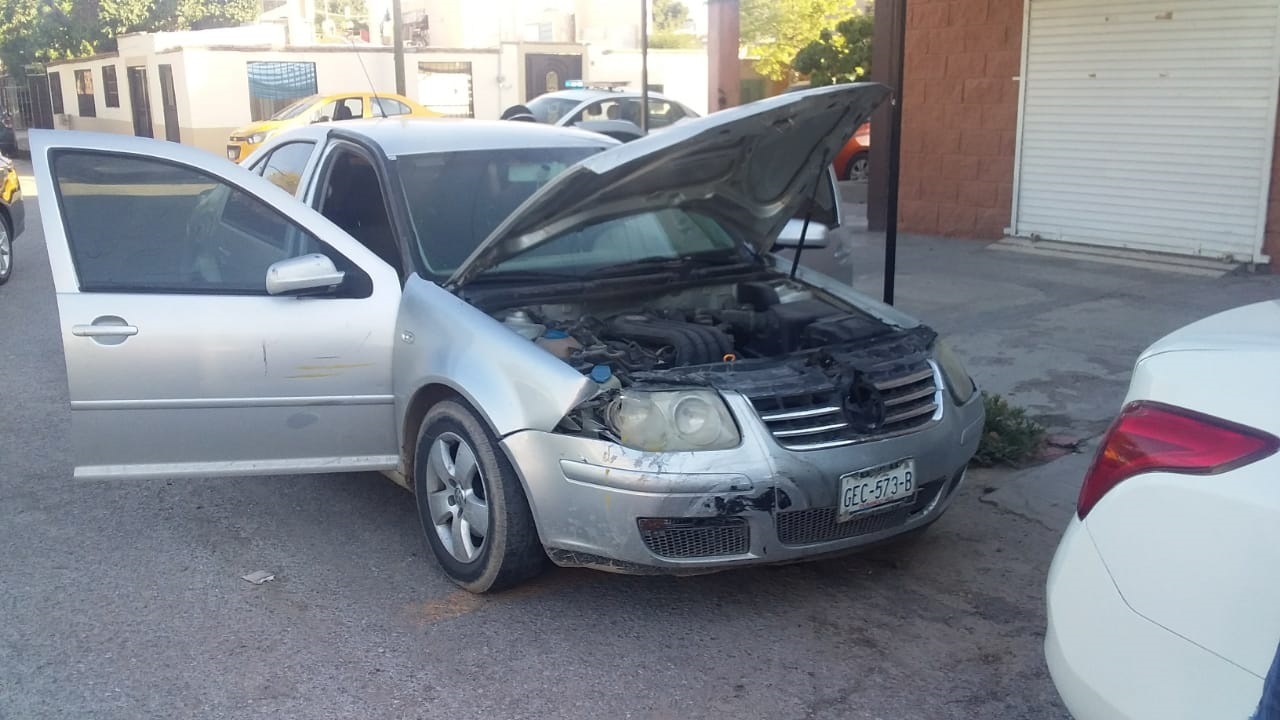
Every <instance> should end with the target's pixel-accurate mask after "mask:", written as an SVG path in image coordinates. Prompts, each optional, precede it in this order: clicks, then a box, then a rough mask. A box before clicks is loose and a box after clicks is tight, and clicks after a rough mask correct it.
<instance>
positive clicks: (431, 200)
mask: <svg viewBox="0 0 1280 720" xmlns="http://www.w3.org/2000/svg"><path fill="white" fill-rule="evenodd" d="M603 149H604V148H603V147H557V148H503V149H499V150H469V151H463V152H451V153H431V154H426V155H406V156H401V157H400V159H399V160H398V161H397V166H398V168H399V172H400V180H401V184H402V185H403V186H404V193H405V201H406V204H407V205H408V207H409V215H410V217H411V219H412V221H413V232H414V237H415V238H416V240H417V242H418V250H419V252H420V253H421V255H422V259H423V261H424V263H425V264H426V267H427V270H428V271H429V272H430V273H431V274H432V275H444V276H448V275H450V274H452V273H453V271H454V270H457V269H458V266H459V265H461V264H462V261H463V260H466V259H467V257H468V256H470V255H471V253H472V252H473V251H475V249H476V247H477V246H479V244H480V242H481V241H482V240H484V239H485V238H486V237H488V236H489V234H490V233H492V232H493V231H494V229H495V228H497V227H498V224H499V223H501V222H502V221H503V220H505V219H506V218H507V216H508V215H510V214H511V212H512V211H513V210H515V209H516V208H517V207H519V206H520V204H521V203H523V202H524V201H525V200H526V199H527V198H528V197H529V196H530V195H532V194H533V193H534V192H535V191H536V190H537V189H538V188H540V187H542V186H543V185H545V184H546V183H547V182H548V181H549V180H551V178H553V177H555V176H556V175H559V174H560V173H561V172H563V171H564V170H565V168H568V167H569V166H570V165H573V164H574V163H576V162H578V161H579V160H582V159H583V158H585V157H587V156H589V155H594V154H595V153H597V152H600V151H601V150H603Z"/></svg>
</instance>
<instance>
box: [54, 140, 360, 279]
mask: <svg viewBox="0 0 1280 720" xmlns="http://www.w3.org/2000/svg"><path fill="white" fill-rule="evenodd" d="M52 171H53V177H54V182H55V186H56V188H57V197H58V202H59V204H60V206H61V209H62V219H63V225H64V228H65V231H66V236H67V241H68V244H69V246H70V249H71V256H72V260H73V262H74V264H75V268H76V274H77V276H78V278H79V282H80V288H81V290H84V291H90V292H130V293H148V292H153V293H211V294H236V295H262V294H266V277H267V268H268V267H270V266H271V264H272V263H275V262H278V261H280V260H284V259H287V258H290V257H295V256H298V255H304V254H307V253H313V252H325V253H326V254H328V255H330V257H333V258H334V260H335V264H337V265H338V266H339V267H343V266H344V265H347V264H348V263H346V261H345V260H342V261H340V260H339V257H338V256H336V254H335V253H332V252H331V251H328V250H327V248H326V246H324V245H323V244H322V243H320V242H319V241H318V240H317V239H316V238H315V237H314V236H312V235H311V234H310V233H308V232H307V231H306V230H304V229H302V228H301V227H299V226H298V225H297V224H296V223H294V222H293V221H291V220H289V219H288V218H287V217H285V216H284V215H283V214H281V213H280V212H278V211H276V210H275V209H274V208H272V207H271V206H269V205H267V204H266V203H264V202H262V201H261V200H259V199H258V198H256V197H254V196H253V195H251V194H249V193H247V192H245V191H244V190H241V189H240V188H238V187H235V186H233V185H229V184H227V183H225V182H224V181H222V180H220V179H218V178H216V177H213V176H211V175H206V174H204V173H201V172H199V171H196V170H194V169H191V168H186V167H181V166H178V165H174V164H171V163H168V162H165V161H163V160H160V159H157V158H149V157H148V158H144V157H137V156H131V155H116V154H109V153H103V152H94V151H79V150H77V151H62V152H59V153H58V154H57V155H56V157H55V158H54V161H53V168H52Z"/></svg>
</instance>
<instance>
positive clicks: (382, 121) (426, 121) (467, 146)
mask: <svg viewBox="0 0 1280 720" xmlns="http://www.w3.org/2000/svg"><path fill="white" fill-rule="evenodd" d="M307 129H308V130H313V131H314V130H317V129H319V130H320V132H319V134H320V135H321V136H323V135H325V134H330V133H331V134H332V135H334V136H335V137H343V136H348V137H350V136H358V138H359V139H363V140H366V141H368V142H370V143H372V144H374V145H377V146H378V147H380V148H382V152H383V154H385V155H386V156H387V157H389V158H393V157H397V156H400V155H414V154H418V153H432V152H453V151H466V150H492V149H506V148H538V147H590V148H606V147H610V146H613V145H617V144H619V143H618V141H616V140H614V139H613V138H610V137H608V136H606V135H601V134H599V133H594V132H588V131H586V130H578V129H575V128H564V127H555V126H553V125H545V124H542V123H532V122H514V121H510V120H469V119H453V118H402V117H393V118H371V119H366V120H346V121H343V122H342V123H341V124H336V123H335V124H332V125H328V126H327V127H326V126H323V125H321V126H316V125H312V126H310V127H308V128H307ZM302 134H303V133H299V134H298V135H293V134H289V137H300V136H301V135H302ZM305 134H306V135H310V136H313V137H314V135H313V134H312V133H305ZM282 135H283V134H282Z"/></svg>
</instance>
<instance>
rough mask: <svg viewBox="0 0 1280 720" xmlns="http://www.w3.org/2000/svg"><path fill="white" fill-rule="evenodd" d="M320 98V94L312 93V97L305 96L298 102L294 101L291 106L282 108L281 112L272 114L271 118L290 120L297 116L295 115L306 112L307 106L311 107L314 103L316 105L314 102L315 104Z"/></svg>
mask: <svg viewBox="0 0 1280 720" xmlns="http://www.w3.org/2000/svg"><path fill="white" fill-rule="evenodd" d="M319 98H320V96H319V95H312V96H310V97H304V98H302V99H301V100H299V101H298V102H296V103H294V104H292V105H290V106H288V107H286V108H285V109H283V110H281V111H280V112H278V113H276V114H275V115H272V116H271V119H272V120H289V119H291V118H295V117H297V116H299V115H301V114H302V113H304V112H306V110H307V108H309V107H311V106H312V105H314V104H315V102H316V100H318V99H319Z"/></svg>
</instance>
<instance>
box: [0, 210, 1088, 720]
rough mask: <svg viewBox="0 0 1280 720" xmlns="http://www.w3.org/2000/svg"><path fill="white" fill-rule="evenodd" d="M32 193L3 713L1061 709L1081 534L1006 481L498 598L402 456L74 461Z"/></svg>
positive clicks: (19, 294)
mask: <svg viewBox="0 0 1280 720" xmlns="http://www.w3.org/2000/svg"><path fill="white" fill-rule="evenodd" d="M34 205H35V202H34V200H29V201H28V207H29V208H30V211H29V222H28V231H27V233H26V234H24V235H23V236H22V237H21V238H19V241H18V242H17V244H16V259H17V265H16V269H15V276H14V278H13V280H11V281H10V283H9V284H7V285H5V286H3V287H0V412H3V416H2V417H3V419H2V420H0V718H62V717H67V718H73V717H74V718H82V717H93V718H99V719H104V720H105V719H107V718H128V719H130V720H134V719H137V718H222V717H237V718H238V717H250V716H257V717H269V718H293V717H297V718H307V719H309V720H314V719H317V718H444V717H453V718H473V717H475V718H544V717H557V718H602V717H613V718H633V717H634V718H676V717H717V718H718V717H737V718H771V719H772V718H881V719H885V720H912V719H915V718H921V719H925V718H927V719H928V720H944V719H946V718H964V719H965V720H969V719H972V718H1035V719H1037V720H1042V719H1044V718H1057V717H1065V713H1064V712H1063V710H1062V709H1061V706H1060V704H1059V703H1058V700H1057V697H1056V695H1055V693H1054V690H1053V687H1052V685H1051V683H1050V682H1049V679H1048V677H1047V674H1046V672H1045V669H1044V661H1043V657H1042V654H1041V644H1042V641H1043V628H1044V612H1043V582H1044V575H1045V569H1046V568H1047V566H1048V562H1049V559H1050V557H1051V555H1052V552H1053V548H1054V546H1055V544H1056V542H1057V539H1058V530H1057V528H1054V527H1046V526H1045V525H1043V524H1041V523H1040V522H1037V521H1031V520H1027V519H1024V518H1023V517H1021V516H1018V515H1014V514H1011V513H1009V512H1007V511H1004V510H1002V509H1000V508H999V507H997V506H995V505H993V504H991V503H989V502H986V501H984V498H985V495H984V491H990V490H991V489H993V488H995V487H998V486H999V485H1000V483H1001V482H1002V480H1003V479H1004V477H1005V476H1002V475H999V474H987V475H982V476H979V477H975V478H971V479H970V482H969V484H968V485H967V486H966V487H965V489H964V490H963V492H962V493H961V495H960V497H959V499H958V500H957V502H956V504H955V505H954V507H953V508H952V510H951V511H950V512H949V513H948V514H947V515H946V516H945V517H944V518H943V519H942V520H941V521H940V522H939V523H938V524H937V525H935V527H934V528H933V529H932V530H931V531H930V533H929V534H927V535H926V536H924V538H923V539H922V540H921V541H920V542H919V543H917V544H915V545H913V546H911V547H909V548H907V549H904V550H899V551H893V552H888V551H884V552H877V553H875V554H870V555H864V556H858V557H854V558H848V559H842V560H838V561H829V562H823V563H818V564H809V565H797V566H789V567H783V568H772V569H760V570H751V571H741V572H733V573H726V574H721V575H715V576H709V577H702V578H693V579H671V578H630V577H619V576H610V575H605V574H599V573H595V572H590V571H569V570H553V571H550V572H549V573H548V574H547V575H546V576H545V577H543V578H541V579H539V580H538V581H536V582H534V583H532V584H530V585H528V586H526V587H523V588H520V589H518V590H516V591H512V592H509V593H506V594H502V595H499V596H495V597H484V598H479V597H474V596H471V595H468V594H467V593H464V592H461V591H458V590H456V589H455V588H454V587H453V586H452V585H451V584H450V583H449V582H448V581H447V580H446V579H445V577H444V576H443V575H442V574H441V572H440V571H439V570H437V569H436V568H435V566H434V564H433V562H432V561H430V559H429V557H428V551H427V550H426V548H425V546H424V543H423V541H422V539H421V537H420V530H419V527H418V522H417V518H416V515H415V510H414V506H413V502H412V499H411V497H410V496H409V495H408V494H407V493H405V492H404V491H402V490H399V489H398V488H396V487H395V486H393V485H392V484H391V483H390V482H389V481H386V480H384V479H382V478H381V476H378V475H372V474H369V475H324V476H316V477H305V478H297V477H257V478H245V479H235V480H204V481H200V480H197V481H146V482H85V481H74V480H72V479H71V459H70V452H69V451H70V442H69V438H68V432H69V413H68V410H67V402H66V401H67V399H66V375H65V370H64V366H63V361H62V348H61V344H60V341H59V337H58V331H57V316H56V310H55V307H54V298H53V293H52V286H51V283H50V279H49V272H48V263H47V260H46V256H45V251H44V249H43V237H42V233H41V232H40V229H39V217H38V215H37V214H36V213H35V212H34ZM104 221H105V222H110V219H109V218H104ZM140 371H145V370H143V369H140ZM1064 520H1065V519H1064ZM255 570H266V571H269V572H272V573H275V575H276V579H275V581H273V582H269V583H266V584H263V585H251V584H249V583H247V582H245V581H244V580H242V579H240V578H241V576H242V575H244V574H246V573H250V572H253V571H255Z"/></svg>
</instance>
